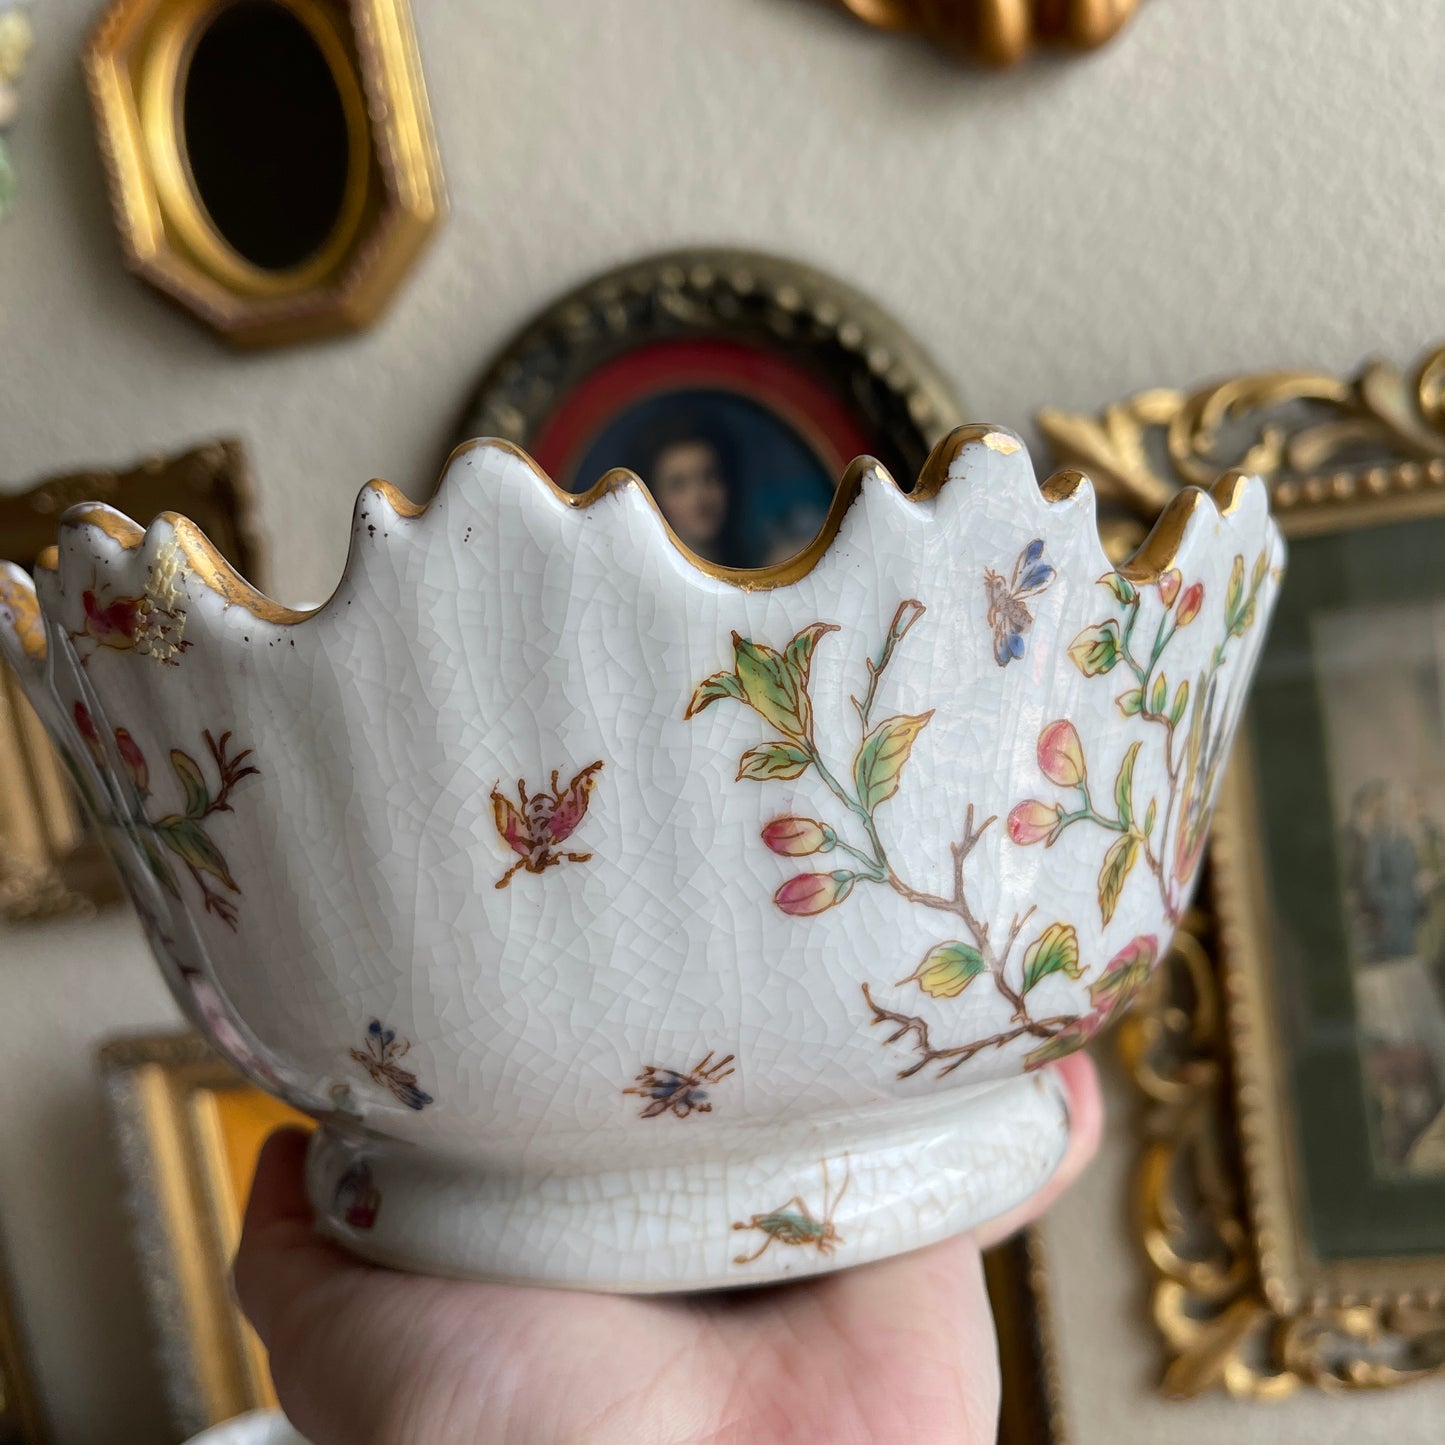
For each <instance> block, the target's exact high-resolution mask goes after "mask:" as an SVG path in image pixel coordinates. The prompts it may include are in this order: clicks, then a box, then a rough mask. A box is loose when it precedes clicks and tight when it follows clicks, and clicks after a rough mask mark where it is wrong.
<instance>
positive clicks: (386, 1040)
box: [351, 1019, 432, 1109]
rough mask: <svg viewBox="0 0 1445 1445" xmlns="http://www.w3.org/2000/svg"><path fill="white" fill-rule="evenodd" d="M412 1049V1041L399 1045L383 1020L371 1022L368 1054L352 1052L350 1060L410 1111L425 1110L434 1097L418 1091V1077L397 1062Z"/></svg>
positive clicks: (393, 1030) (393, 1031) (423, 1091)
mask: <svg viewBox="0 0 1445 1445" xmlns="http://www.w3.org/2000/svg"><path fill="white" fill-rule="evenodd" d="M410 1049H411V1043H410V1041H409V1040H407V1039H402V1040H400V1041H398V1039H397V1037H396V1030H395V1029H388V1028H384V1027H383V1026H382V1022H381V1020H380V1019H372V1021H371V1022H370V1023H369V1024H368V1025H367V1028H366V1050H365V1052H363V1051H362V1050H361V1049H352V1050H351V1057H352V1058H353V1059H355V1060H356V1062H357V1063H358V1064H360V1065H361V1066H362V1068H364V1069H365V1070H366V1072H367V1073H368V1074H370V1075H371V1077H372V1078H373V1079H374V1080H375V1081H376V1082H377V1083H378V1084H381V1085H383V1086H384V1087H385V1088H387V1089H390V1090H391V1092H392V1094H393V1095H395V1097H396V1098H397V1099H398V1100H399V1101H400V1102H401V1103H403V1104H405V1105H406V1106H407V1108H408V1109H425V1108H426V1106H427V1105H428V1104H430V1103H431V1102H432V1097H431V1095H430V1094H428V1093H427V1092H426V1090H425V1089H422V1088H419V1087H418V1086H417V1079H416V1075H415V1074H414V1073H412V1071H411V1070H410V1069H404V1068H402V1066H401V1064H400V1063H399V1062H398V1060H400V1059H402V1058H404V1057H405V1056H406V1054H407V1053H408V1052H409V1051H410Z"/></svg>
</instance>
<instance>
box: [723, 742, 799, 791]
mask: <svg viewBox="0 0 1445 1445" xmlns="http://www.w3.org/2000/svg"><path fill="white" fill-rule="evenodd" d="M811 761H812V759H811V758H810V757H809V756H808V754H807V753H805V752H804V751H803V750H802V748H795V747H794V746H793V745H792V744H791V743H764V744H763V745H762V746H761V747H756V748H749V749H748V750H747V752H745V753H744V754H743V755H742V758H741V760H740V761H739V763H738V779H739V781H741V780H742V779H743V778H752V779H753V780H754V781H755V782H759V783H762V782H766V781H767V780H768V779H769V778H796V777H798V776H799V775H800V774H802V773H805V772H807V770H808V764H809V763H810V762H811Z"/></svg>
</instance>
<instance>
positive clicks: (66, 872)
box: [0, 440, 260, 922]
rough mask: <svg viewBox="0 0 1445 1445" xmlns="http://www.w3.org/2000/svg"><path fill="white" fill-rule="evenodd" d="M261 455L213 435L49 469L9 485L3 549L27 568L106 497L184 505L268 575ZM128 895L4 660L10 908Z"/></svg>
mask: <svg viewBox="0 0 1445 1445" xmlns="http://www.w3.org/2000/svg"><path fill="white" fill-rule="evenodd" d="M252 495H253V487H252V482H251V471H250V464H249V461H248V459H247V456H246V451H245V448H244V447H243V446H242V445H241V443H240V442H238V441H235V440H221V441H214V442H207V443H205V444H204V445H202V446H198V447H193V448H191V449H190V450H188V451H185V452H182V453H180V454H178V455H176V456H171V457H153V458H150V459H148V460H146V461H143V462H140V463H138V464H137V465H135V466H133V467H131V468H129V469H127V470H125V471H102V470H92V471H82V472H71V473H67V474H64V475H61V476H54V477H49V478H47V479H46V480H44V481H42V482H39V483H37V484H36V485H34V486H32V487H30V488H28V489H27V490H25V491H23V492H12V493H5V494H3V495H0V557H4V558H6V559H7V560H9V561H13V562H17V563H19V564H20V565H21V566H23V567H28V566H31V565H33V563H34V562H35V559H36V558H37V557H38V556H39V554H40V553H41V552H42V551H43V550H44V549H45V548H46V547H48V546H50V545H51V544H52V543H53V542H54V541H55V527H56V523H57V521H58V520H59V518H60V515H61V513H63V512H64V511H65V509H66V508H67V507H70V506H73V505H74V504H75V503H77V502H88V501H100V502H106V503H109V504H110V505H112V506H115V507H118V508H119V509H120V510H121V511H123V512H125V513H126V514H127V515H128V516H133V517H136V518H139V519H141V520H144V521H149V520H150V519H151V518H152V517H154V516H155V515H156V514H157V513H159V512H163V511H166V510H168V509H173V510H175V511H178V512H181V513H183V514H184V515H185V516H187V517H190V518H192V519H193V520H194V521H195V522H196V524H197V525H198V526H199V527H201V528H202V529H203V530H204V532H205V533H206V535H207V536H208V537H210V538H211V539H212V541H214V542H215V544H216V546H217V547H218V548H219V549H220V550H221V552H222V553H223V554H224V555H225V556H226V557H227V558H228V559H229V560H230V561H231V562H232V563H233V564H234V565H235V566H236V568H237V569H238V570H239V571H241V572H242V574H243V575H245V576H247V577H249V578H251V579H252V580H253V581H257V582H258V583H259V581H260V579H259V578H258V575H257V574H258V571H259V568H260V547H259V544H258V542H257V540H256V536H255V533H254V530H253V522H252ZM119 897H120V890H119V887H118V885H117V883H116V880H115V877H114V874H113V872H112V870H111V867H110V864H109V862H108V861H107V860H106V858H105V855H104V852H103V851H102V849H101V847H100V845H99V843H97V842H96V841H95V840H94V838H92V837H91V836H90V834H89V832H88V831H87V828H86V825H85V823H84V821H83V819H82V817H81V813H80V809H79V807H78V806H77V803H76V801H75V798H74V796H73V795H72V792H71V788H70V784H69V781H68V780H67V778H66V776H65V771H64V768H63V767H62V765H61V763H60V759H59V758H58V756H57V755H56V753H55V750H54V748H53V747H52V746H51V744H50V741H49V739H48V738H47V737H46V735H45V731H44V729H43V728H42V727H41V725H40V720H39V719H38V718H37V717H36V716H35V713H34V712H33V711H32V710H31V708H30V705H29V703H27V702H26V701H25V699H24V698H23V697H22V695H21V692H20V686H19V683H18V682H17V681H16V679H15V678H14V676H13V675H11V673H10V670H9V669H8V668H6V667H5V666H4V665H3V664H0V916H3V917H4V918H6V919H8V920H9V921H11V922H24V921H32V920H38V919H43V918H49V917H55V916H60V915H76V914H80V915H85V914H88V913H90V912H92V911H93V910H94V909H95V908H96V907H97V906H98V905H101V904H105V903H111V902H114V901H115V900H116V899H118V898H119Z"/></svg>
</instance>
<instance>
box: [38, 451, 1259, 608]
mask: <svg viewBox="0 0 1445 1445" xmlns="http://www.w3.org/2000/svg"><path fill="white" fill-rule="evenodd" d="M976 442H981V443H982V444H983V445H984V446H986V447H989V448H990V449H992V450H995V451H1000V452H1004V453H1007V452H1012V451H1017V450H1020V449H1021V447H1022V444H1021V443H1020V442H1018V441H1017V440H1016V439H1015V438H1014V437H1013V436H1012V435H1011V434H1010V433H1008V432H1004V431H1001V430H1000V429H998V428H996V427H992V426H988V425H984V424H979V423H975V424H972V425H969V426H961V427H956V428H954V430H953V431H951V432H950V433H949V434H948V435H947V436H946V437H944V438H943V440H942V441H940V442H939V443H938V445H937V446H935V447H934V449H933V451H932V452H931V453H930V455H929V457H928V460H927V461H926V462H925V463H924V466H923V470H922V472H921V473H920V474H919V477H918V481H917V483H916V484H915V485H914V487H913V490H912V491H911V492H904V491H903V490H902V489H901V488H900V489H899V495H900V497H902V498H903V499H904V500H905V501H907V502H910V503H919V502H926V501H929V500H931V499H932V498H934V497H936V496H937V495H938V493H939V492H940V491H941V490H942V489H943V488H944V487H945V486H946V485H947V484H948V482H949V480H950V475H949V474H950V470H951V468H952V466H953V463H954V462H955V461H956V460H957V458H958V457H959V455H960V454H961V453H962V452H963V451H964V450H965V449H966V448H967V447H969V446H971V445H972V444H974V443H976ZM481 448H489V449H495V450H501V451H504V452H506V453H508V454H509V455H511V456H513V457H515V458H516V459H517V460H519V461H521V462H522V463H524V464H525V466H526V467H527V468H528V470H529V471H530V472H531V474H532V476H533V477H534V478H535V479H536V480H537V482H538V483H539V484H540V485H541V486H543V487H544V488H545V489H546V490H547V491H549V492H550V493H551V494H552V496H553V497H554V498H555V499H556V500H557V501H559V502H561V503H562V504H563V505H564V506H567V507H569V508H571V509H573V510H582V509H585V508H587V507H591V506H593V505H594V504H595V503H597V502H599V501H601V500H602V499H603V498H604V497H608V496H611V495H612V494H613V493H615V492H621V491H624V490H629V489H634V490H635V491H636V492H637V493H638V495H640V496H641V497H642V498H643V500H644V501H645V503H646V505H647V506H648V508H649V509H650V510H651V512H652V514H653V516H654V517H655V518H656V520H657V523H658V525H659V526H660V527H661V529H662V531H663V533H664V535H665V536H666V537H667V539H668V541H669V542H670V543H671V544H672V546H673V547H674V548H676V550H677V552H678V553H679V555H681V556H682V558H683V559H684V560H685V561H686V562H687V563H688V564H689V565H690V566H691V567H693V568H694V569H695V570H696V571H697V572H699V573H701V574H704V575H706V576H709V577H712V578H715V579H716V580H718V581H720V582H726V583H727V584H728V585H730V586H733V587H737V588H739V589H740V590H742V591H745V592H761V591H770V590H772V589H774V588H777V587H787V586H791V585H792V584H794V583H796V582H798V581H800V580H801V579H802V578H804V577H806V576H807V575H808V573H810V572H811V571H812V570H813V568H814V567H816V566H817V565H818V563H819V562H820V561H821V560H822V558H823V557H824V555H825V554H826V553H827V551H828V549H829V548H830V547H831V546H832V544H833V540H834V538H836V537H837V535H838V532H839V530H840V529H841V528H842V525H843V519H844V518H845V517H846V516H847V514H848V510H849V508H851V507H852V506H853V504H854V502H856V501H857V500H858V498H859V496H860V495H861V494H862V490H863V480H864V478H865V477H866V476H869V475H876V476H878V477H880V478H881V479H882V480H884V481H885V482H887V483H888V484H890V485H892V486H895V487H896V486H897V483H896V482H895V481H894V480H893V478H892V477H891V476H890V475H889V473H888V471H887V470H886V469H885V468H884V467H883V466H882V465H881V464H880V463H878V462H876V461H874V460H873V459H872V458H871V457H859V458H857V459H856V460H854V461H853V462H852V463H850V465H849V466H848V469H847V470H846V471H845V472H844V473H843V477H842V480H841V481H840V482H839V483H838V487H837V490H836V491H835V492H834V495H833V501H832V504H831V505H830V506H829V508H828V515H827V517H826V518H825V519H824V522H823V525H822V527H821V528H820V530H819V531H818V534H817V535H816V536H815V537H814V538H813V540H812V541H811V542H810V543H809V544H808V545H807V546H806V547H805V548H803V550H802V551H801V552H798V553H796V554H794V555H793V556H792V557H790V558H788V559H787V560H786V561H783V562H779V563H776V564H774V565H773V566H770V567H758V568H738V567H724V566H721V565H719V564H717V563H715V562H709V561H707V560H706V559H705V558H703V557H700V556H699V555H698V554H697V553H696V552H694V551H692V550H691V549H690V548H689V547H688V546H687V545H686V543H684V542H683V541H682V540H681V539H680V538H679V537H678V536H677V534H676V533H675V532H674V531H673V530H672V528H671V526H669V525H668V522H667V519H666V517H664V516H663V513H662V509H661V508H660V507H659V506H658V505H657V502H656V501H655V500H654V498H653V496H652V493H651V492H650V491H648V489H647V487H646V486H645V485H644V484H643V483H642V481H641V479H640V478H639V477H638V476H637V474H636V473H635V472H630V471H627V470H625V469H624V468H620V467H619V468H615V469H614V470H612V471H610V472H608V473H607V474H606V475H605V476H603V477H602V478H600V479H599V480H598V481H597V482H596V483H594V484H593V485H592V486H591V487H589V488H588V489H587V490H586V491H585V492H569V491H567V490H565V489H564V488H562V487H560V486H558V485H557V483H556V482H554V481H553V480H552V479H551V478H550V477H549V476H548V475H547V474H546V472H544V471H543V470H542V469H541V467H539V466H538V465H537V463H536V462H534V461H533V460H532V458H531V457H530V456H528V455H527V453H526V452H524V451H523V450H522V449H521V448H520V447H518V446H514V445H513V444H512V443H511V442H503V441H497V440H495V439H490V440H476V441H471V442H464V443H463V444H462V445H461V446H459V447H458V448H457V449H456V450H455V451H454V452H453V453H452V456H451V459H450V461H448V463H447V470H450V468H451V467H452V465H453V464H454V463H455V462H456V461H458V460H459V459H460V458H461V457H464V456H466V455H467V454H468V453H469V452H471V451H473V450H477V449H481ZM445 475H446V472H445V471H444V472H443V476H444V477H445ZM1084 480H1085V478H1084V477H1083V476H1082V475H1081V474H1080V473H1078V472H1075V471H1066V472H1064V473H1062V474H1060V475H1059V476H1058V477H1056V478H1051V479H1050V480H1048V481H1046V482H1045V483H1044V484H1043V493H1044V496H1045V497H1046V498H1048V499H1049V500H1051V501H1059V500H1063V499H1066V498H1068V497H1071V496H1073V495H1074V494H1075V493H1076V492H1077V490H1078V489H1079V487H1080V486H1082V485H1083V482H1084ZM1249 480H1250V479H1249V478H1248V477H1246V476H1245V475H1244V474H1243V473H1242V472H1230V473H1228V474H1226V475H1225V476H1223V477H1221V478H1220V479H1219V480H1218V481H1217V482H1216V483H1215V484H1214V486H1213V487H1212V488H1211V489H1210V490H1209V491H1208V492H1205V491H1203V490H1201V489H1199V488H1197V487H1190V488H1186V489H1185V490H1184V491H1182V492H1180V493H1179V494H1178V495H1177V496H1175V497H1174V498H1173V499H1172V500H1171V501H1170V503H1169V505H1168V506H1167V507H1166V508H1165V509H1164V512H1163V514H1162V515H1161V516H1160V518H1159V520H1158V522H1157V523H1156V525H1155V527H1154V529H1153V530H1152V531H1151V532H1150V534H1149V536H1148V537H1147V538H1145V540H1144V541H1143V543H1142V544H1141V545H1140V546H1139V548H1138V550H1137V551H1136V552H1135V553H1134V555H1133V556H1132V557H1131V558H1130V559H1129V560H1128V561H1127V562H1126V563H1124V564H1123V565H1122V566H1120V567H1119V569H1118V570H1119V572H1120V574H1121V575H1122V576H1126V577H1128V579H1129V580H1130V581H1132V582H1134V583H1136V584H1138V585H1144V584H1147V583H1149V582H1152V581H1155V580H1157V579H1158V577H1159V576H1160V575H1161V574H1162V573H1164V572H1165V571H1167V570H1168V569H1169V568H1170V567H1172V566H1173V565H1174V562H1175V559H1176V557H1177V555H1178V552H1179V548H1180V546H1181V545H1182V543H1183V540H1184V536H1185V533H1186V531H1187V529H1188V527H1189V523H1190V521H1191V519H1192V518H1193V517H1194V516H1195V515H1196V514H1197V513H1199V512H1200V511H1202V510H1214V511H1217V512H1218V513H1219V515H1222V516H1228V515H1231V514H1232V513H1233V512H1234V511H1235V510H1236V509H1237V508H1238V506H1239V505H1240V503H1241V500H1242V498H1243V496H1244V493H1245V487H1246V485H1247V483H1248V482H1249ZM368 494H369V495H372V496H375V497H377V498H378V499H380V500H381V501H383V502H385V503H386V505H387V506H389V507H391V508H392V509H393V510H394V511H395V512H396V513H397V515H399V516H402V517H409V518H412V517H419V516H421V515H422V514H423V513H425V512H426V510H427V508H428V506H429V505H430V503H429V502H427V503H415V502H412V501H410V500H409V499H408V498H407V497H406V496H405V495H403V494H402V493H401V492H400V491H398V490H397V489H396V488H395V487H394V486H392V485H391V483H390V482H385V481H380V480H376V481H372V482H369V483H367V485H366V487H365V488H363V490H362V496H363V497H365V496H367V495H368ZM156 521H157V522H158V523H166V524H168V525H169V526H171V527H172V528H173V529H174V533H175V541H176V545H177V546H178V547H179V548H180V551H181V554H182V555H183V556H184V558H185V560H186V564H187V566H188V568H189V569H190V571H191V572H192V573H193V574H194V575H195V576H196V577H197V578H199V580H200V581H201V582H202V584H203V585H204V586H206V587H208V588H209V589H210V590H211V591H212V592H214V593H216V595H217V596H219V597H220V598H221V599H222V600H223V601H224V602H226V603H227V604H228V605H232V606H237V607H241V608H243V609H244V610H245V611H247V612H249V613H250V614H251V615H252V616H253V617H256V618H257V619H259V620H261V621H264V622H271V623H275V624H277V625H279V626H291V625H294V624H296V623H298V622H304V621H305V620H306V619H307V618H308V617H314V616H315V615H316V614H317V613H318V612H321V611H324V610H325V609H326V608H327V607H328V606H329V605H330V599H328V600H327V601H326V602H323V603H321V604H320V606H319V607H315V608H311V609H306V610H297V609H294V608H290V607H285V606H283V605H282V604H281V603H279V602H275V601H273V600H272V599H271V598H269V597H267V596H265V595H264V594H263V593H261V592H259V591H258V590H257V589H256V588H255V587H253V586H252V585H251V584H250V583H249V582H248V581H247V580H246V579H245V578H244V577H242V576H241V575H240V574H239V573H238V572H237V571H236V570H235V568H233V567H232V566H231V565H230V563H229V562H227V561H226V560H225V558H224V557H222V556H221V554H220V553H219V552H218V551H217V549H216V548H215V547H213V546H212V545H211V543H210V542H209V541H208V539H207V538H206V535H205V533H203V532H202V531H201V529H200V528H199V527H197V526H196V525H195V524H194V523H193V522H191V521H189V520H187V519H186V518H185V517H183V516H181V515H179V514H178V513H176V512H163V513H161V515H160V516H159V517H158V518H157V519H156ZM153 525H154V524H153ZM85 526H90V527H95V528H98V529H99V530H100V531H101V532H103V533H104V534H105V535H106V536H107V537H109V538H110V539H111V540H112V541H114V542H115V543H116V544H117V545H118V546H120V547H123V548H125V549H126V550H127V551H133V550H135V549H137V548H139V547H140V546H141V545H142V544H143V543H144V541H145V539H146V535H147V533H146V531H145V530H144V529H142V528H141V527H139V526H138V525H137V524H136V523H135V522H133V521H131V519H130V518H129V517H126V516H123V515H122V514H121V513H119V512H117V511H115V510H114V509H113V508H111V507H107V506H97V505H94V504H88V503H81V504H79V505H77V506H74V507H71V508H70V509H69V510H68V511H67V512H66V513H65V514H64V515H63V516H62V517H61V518H60V531H61V534H62V535H63V534H64V533H65V532H66V531H67V530H69V529H71V528H76V527H85ZM1101 545H1102V543H1101ZM56 562H57V557H56V556H55V555H47V556H46V557H44V558H42V560H41V561H40V562H39V563H37V566H38V567H39V568H40V569H42V570H53V569H54V567H55V565H56ZM350 566H351V562H350V558H348V561H347V566H346V569H344V570H343V573H342V576H343V579H344V578H345V577H346V576H347V575H348V574H349V570H350ZM338 587H339V584H338ZM335 595H336V594H335V592H333V594H332V596H333V597H334V596H335Z"/></svg>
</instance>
